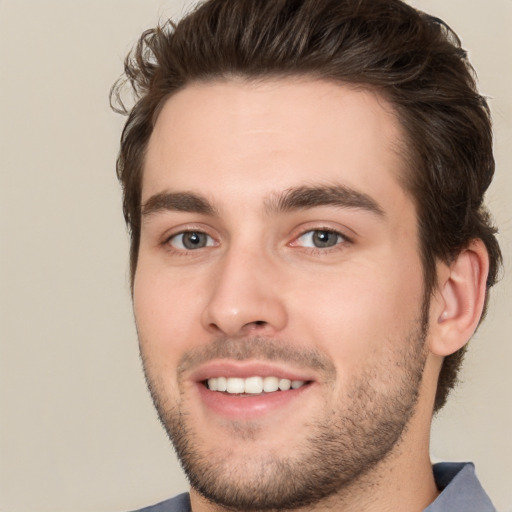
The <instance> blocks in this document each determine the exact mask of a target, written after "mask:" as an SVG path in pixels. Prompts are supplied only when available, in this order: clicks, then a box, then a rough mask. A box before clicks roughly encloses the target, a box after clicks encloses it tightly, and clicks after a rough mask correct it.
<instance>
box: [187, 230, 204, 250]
mask: <svg viewBox="0 0 512 512" xmlns="http://www.w3.org/2000/svg"><path fill="white" fill-rule="evenodd" d="M205 244H206V235H205V234H204V233H196V232H190V233H185V234H184V236H183V245H184V246H185V247H186V248H187V249H197V248H198V247H204V246H205Z"/></svg>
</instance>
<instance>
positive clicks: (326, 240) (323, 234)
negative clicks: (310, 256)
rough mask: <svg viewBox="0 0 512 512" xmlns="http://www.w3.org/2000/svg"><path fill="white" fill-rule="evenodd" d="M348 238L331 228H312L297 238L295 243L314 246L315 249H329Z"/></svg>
mask: <svg viewBox="0 0 512 512" xmlns="http://www.w3.org/2000/svg"><path fill="white" fill-rule="evenodd" d="M346 240H347V239H346V238H345V237H344V236H343V235H341V234H340V233H338V232H337V231H332V230H329V229H312V230H311V231H306V232H305V233H304V234H302V235H301V236H299V237H298V238H297V242H296V243H295V244H294V245H300V246H302V247H313V248H315V249H328V248H330V247H334V246H336V245H338V244H340V243H341V242H345V241H346Z"/></svg>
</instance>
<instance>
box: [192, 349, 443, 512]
mask: <svg viewBox="0 0 512 512" xmlns="http://www.w3.org/2000/svg"><path fill="white" fill-rule="evenodd" d="M441 363H442V358H437V357H435V356H433V355H429V357H428V360H427V363H426V366H425V370H424V375H423V380H422V384H421V390H420V395H419V399H418V403H417V406H416V411H415V413H414V415H413V417H412V418H411V421H410V422H409V424H408V426H407V428H406V431H405V432H404V434H403V436H402V438H401V441H399V442H398V443H397V445H396V446H395V447H394V449H393V451H392V452H391V453H389V454H388V456H387V457H386V458H385V459H383V460H381V461H380V462H379V463H378V464H377V465H376V466H375V467H373V468H372V470H371V471H370V472H368V473H366V474H364V475H362V476H360V477H359V478H358V479H356V480H355V481H354V482H353V483H352V484H351V485H350V486H348V487H344V488H343V489H341V490H340V491H339V492H338V493H337V494H335V495H332V496H330V497H328V498H326V499H325V500H323V501H322V502H319V503H317V504H315V505H311V506H309V507H306V508H300V509H294V511H296V512H327V511H333V510H337V511H339V510H343V512H352V511H354V512H356V511H358V512H360V511H361V510H364V511H365V512H374V511H375V512H377V511H378V512H387V511H389V512H391V511H393V512H421V511H423V510H424V509H425V508H426V507H428V505H430V504H431V503H432V502H433V501H434V500H435V499H436V498H437V496H438V495H439V491H438V489H437V487H436V484H435V481H434V475H433V471H432V464H431V461H430V454H429V445H430V426H431V422H432V410H433V404H434V398H435V390H436V386H437V378H438V375H439V370H440V367H441ZM190 501H191V505H192V512H227V510H228V509H225V508H224V507H221V506H219V505H216V504H213V503H211V502H209V501H207V500H205V499H204V498H203V497H202V496H201V495H200V494H199V493H197V492H196V491H195V490H194V489H191V491H190ZM231 512H233V511H231ZM241 512H242V511H241ZM268 512H270V511H268Z"/></svg>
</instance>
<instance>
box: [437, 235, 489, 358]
mask: <svg viewBox="0 0 512 512" xmlns="http://www.w3.org/2000/svg"><path fill="white" fill-rule="evenodd" d="M442 266H443V268H442V269H440V271H439V272H438V290H437V293H436V294H435V296H434V297H433V299H432V304H431V310H430V314H431V317H430V318H431V336H430V341H429V345H430V350H431V352H432V353H434V354H436V355H439V356H448V355H450V354H453V353H454V352H456V351H457V350H459V349H460V348H462V347H463V346H464V345H465V344H466V343H467V342H468V340H469V339H470V338H471V336H472V335H473V333H474V332H475V330H476V328H477V326H478V323H479V321H480V317H481V315H482V310H483V307H484V302H485V293H486V280H487V274H488V271H489V256H488V254H487V250H486V248H485V245H484V243H483V242H482V241H481V240H473V241H472V242H471V243H470V244H469V246H468V247H467V248H466V249H464V250H463V251H461V252H460V253H459V254H458V256H457V257H456V259H455V260H454V261H453V262H452V263H451V264H450V265H442Z"/></svg>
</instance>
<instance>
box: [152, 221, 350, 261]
mask: <svg viewBox="0 0 512 512" xmlns="http://www.w3.org/2000/svg"><path fill="white" fill-rule="evenodd" d="M188 233H195V234H197V235H199V236H203V235H204V236H205V237H207V241H206V245H204V246H202V247H198V248H187V247H184V244H183V239H182V241H181V245H182V247H174V246H173V244H172V241H173V240H175V239H177V238H178V237H183V236H185V235H187V234H188ZM314 233H329V234H333V235H336V236H337V237H338V239H337V240H336V242H335V243H334V245H330V246H325V247H306V246H303V245H299V243H298V241H299V240H300V239H301V238H303V237H305V236H306V235H308V234H311V236H314ZM212 242H213V243H212ZM351 243H352V240H351V239H350V238H349V237H347V236H346V235H345V234H344V233H342V232H340V231H338V230H336V229H333V228H331V227H314V228H312V229H307V230H304V231H301V232H300V233H299V234H298V235H297V236H296V237H294V239H293V241H292V242H290V243H288V244H287V245H288V246H289V247H298V248H301V249H303V250H305V251H308V252H310V253H311V254H314V255H315V254H327V253H330V252H332V251H339V250H341V249H342V248H341V246H345V245H346V244H351ZM162 245H163V246H165V247H167V250H169V251H170V252H172V253H174V254H177V255H183V256H185V255H191V253H193V252H196V251H199V250H200V249H206V248H209V247H215V246H216V245H218V242H216V240H215V238H214V237H212V236H211V235H209V234H208V233H207V232H205V231H204V230H202V229H193V228H191V229H185V230H183V231H179V232H177V233H173V234H172V235H170V236H168V237H166V238H165V240H164V241H163V242H162Z"/></svg>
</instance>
